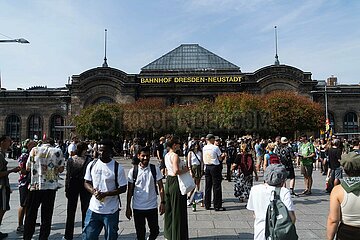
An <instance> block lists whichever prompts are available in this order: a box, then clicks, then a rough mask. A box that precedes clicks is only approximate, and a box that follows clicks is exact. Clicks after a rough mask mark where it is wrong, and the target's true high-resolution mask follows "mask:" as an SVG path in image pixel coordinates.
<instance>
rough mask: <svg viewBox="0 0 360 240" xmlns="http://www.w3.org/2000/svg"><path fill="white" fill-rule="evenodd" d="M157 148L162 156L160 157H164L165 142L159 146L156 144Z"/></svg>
mask: <svg viewBox="0 0 360 240" xmlns="http://www.w3.org/2000/svg"><path fill="white" fill-rule="evenodd" d="M156 149H157V150H158V151H159V156H160V159H163V158H164V157H163V156H164V144H163V143H159V144H158V145H157V146H156Z"/></svg>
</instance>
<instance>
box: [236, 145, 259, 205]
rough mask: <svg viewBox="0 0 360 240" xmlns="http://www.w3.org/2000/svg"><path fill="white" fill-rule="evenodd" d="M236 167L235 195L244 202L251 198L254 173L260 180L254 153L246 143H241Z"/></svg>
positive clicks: (256, 178)
mask: <svg viewBox="0 0 360 240" xmlns="http://www.w3.org/2000/svg"><path fill="white" fill-rule="evenodd" d="M235 168H237V172H236V178H235V180H236V182H235V185H234V196H235V197H237V198H239V200H240V202H244V199H248V198H249V194H250V189H251V187H252V186H253V174H254V175H255V180H256V181H258V180H259V177H258V175H257V172H256V168H255V162H254V159H253V155H252V154H251V153H250V152H249V150H248V148H247V145H246V143H243V144H241V145H240V153H239V154H238V155H237V157H236V160H235Z"/></svg>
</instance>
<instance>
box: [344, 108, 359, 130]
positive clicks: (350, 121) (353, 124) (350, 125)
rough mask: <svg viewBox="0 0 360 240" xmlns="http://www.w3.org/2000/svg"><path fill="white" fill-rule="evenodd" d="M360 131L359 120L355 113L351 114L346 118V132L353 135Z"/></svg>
mask: <svg viewBox="0 0 360 240" xmlns="http://www.w3.org/2000/svg"><path fill="white" fill-rule="evenodd" d="M358 131H359V124H358V118H357V116H356V114H355V113H354V112H349V113H347V114H346V115H345V117H344V132H347V133H353V132H358Z"/></svg>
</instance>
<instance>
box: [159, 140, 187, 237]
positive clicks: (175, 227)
mask: <svg viewBox="0 0 360 240" xmlns="http://www.w3.org/2000/svg"><path fill="white" fill-rule="evenodd" d="M180 144H181V143H180V140H179V138H177V137H173V138H172V139H171V140H170V141H169V142H168V147H169V152H168V153H167V154H166V155H165V165H166V168H167V172H168V175H167V178H166V184H165V217H164V236H165V238H166V239H168V240H187V239H189V233H188V232H189V231H188V219H187V206H186V195H182V194H181V193H180V188H179V181H178V177H177V175H180V174H183V173H185V172H187V171H189V169H188V168H187V167H186V165H185V163H184V162H183V161H180V159H179V156H178V155H177V154H176V151H178V150H180Z"/></svg>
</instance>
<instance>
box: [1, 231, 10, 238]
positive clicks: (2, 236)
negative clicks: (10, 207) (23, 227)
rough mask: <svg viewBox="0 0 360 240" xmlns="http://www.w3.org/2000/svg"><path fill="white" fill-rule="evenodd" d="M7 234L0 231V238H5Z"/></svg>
mask: <svg viewBox="0 0 360 240" xmlns="http://www.w3.org/2000/svg"><path fill="white" fill-rule="evenodd" d="M8 235H9V234H7V233H2V232H0V239H4V238H7V236H8Z"/></svg>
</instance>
